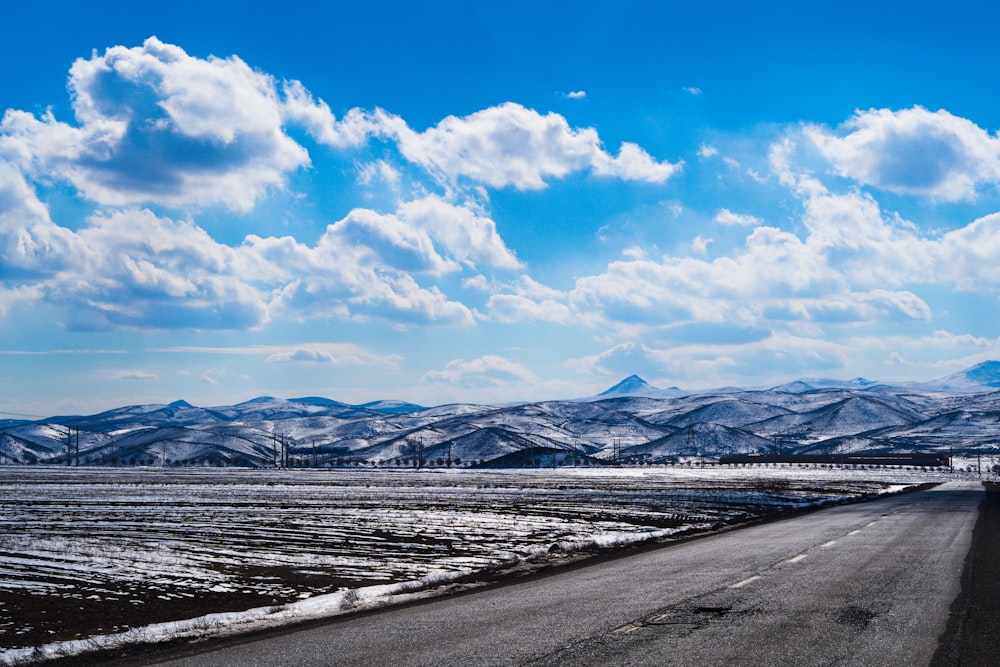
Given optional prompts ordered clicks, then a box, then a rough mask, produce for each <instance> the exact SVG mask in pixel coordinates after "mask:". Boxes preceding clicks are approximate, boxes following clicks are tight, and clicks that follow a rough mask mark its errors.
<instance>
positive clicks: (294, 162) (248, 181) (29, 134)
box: [0, 37, 309, 210]
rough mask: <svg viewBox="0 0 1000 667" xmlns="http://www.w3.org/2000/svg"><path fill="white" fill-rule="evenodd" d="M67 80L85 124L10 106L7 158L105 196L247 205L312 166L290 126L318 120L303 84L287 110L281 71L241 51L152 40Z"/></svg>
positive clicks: (4, 145) (77, 70) (79, 67)
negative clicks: (211, 53) (218, 53)
mask: <svg viewBox="0 0 1000 667" xmlns="http://www.w3.org/2000/svg"><path fill="white" fill-rule="evenodd" d="M69 88H70V92H71V99H72V104H73V111H74V115H75V118H76V121H77V124H76V125H70V124H67V123H64V122H61V121H58V120H56V118H55V117H54V115H53V114H52V113H51V112H46V113H45V114H43V115H42V116H41V117H35V116H34V115H32V114H30V113H27V112H23V111H16V110H8V111H7V112H6V114H5V115H4V118H3V121H2V122H0V155H2V156H5V157H6V158H7V159H8V160H11V161H13V162H15V163H16V164H17V165H18V166H19V167H20V168H21V169H22V170H24V171H25V172H26V173H28V174H31V175H33V176H35V177H39V178H48V177H54V178H59V179H63V180H66V181H69V182H70V183H72V184H73V186H74V187H76V188H77V190H78V191H79V192H80V193H81V194H82V195H83V196H85V197H87V198H88V199H90V200H92V201H95V202H97V203H99V204H102V205H109V206H130V205H136V204H145V203H159V204H165V205H168V206H187V205H192V204H194V205H223V206H227V207H230V208H233V209H237V210H247V209H249V208H251V207H252V206H253V204H254V202H255V201H256V200H257V199H259V198H260V197H261V196H262V195H263V193H264V192H265V191H266V190H267V189H268V188H271V187H281V186H282V185H283V183H284V179H285V175H286V174H287V173H288V172H290V171H292V170H294V169H297V168H299V167H303V166H306V165H308V164H309V156H308V153H307V152H306V150H305V148H303V147H302V146H300V145H299V144H298V143H296V142H295V141H294V140H293V139H291V138H290V137H289V136H288V135H287V134H286V133H285V131H284V129H283V121H284V120H285V119H287V118H293V119H296V120H303V121H305V120H309V119H308V118H307V117H306V114H305V112H304V111H303V110H302V109H303V108H304V107H305V106H306V102H305V101H304V100H303V99H302V98H303V95H304V93H303V91H302V89H301V87H300V86H299V87H296V86H294V85H293V86H291V88H290V89H289V90H290V91H291V98H290V100H289V106H288V108H287V109H286V108H285V105H284V103H283V101H282V99H281V98H280V96H279V94H278V92H277V88H276V82H275V81H274V79H273V78H272V77H270V76H269V75H267V74H263V73H261V72H258V71H255V70H253V69H252V68H250V66H248V65H247V64H246V63H245V62H243V61H242V60H241V59H240V58H238V57H236V56H231V57H229V58H216V57H209V58H207V59H202V58H195V57H192V56H190V55H188V54H187V53H186V52H185V51H184V50H183V49H181V48H180V47H177V46H173V45H170V44H166V43H164V42H161V41H160V40H158V39H157V38H155V37H150V38H149V39H147V40H146V41H145V42H144V43H143V45H142V46H141V47H135V48H126V47H123V46H114V47H111V48H109V49H107V50H106V51H105V52H104V54H103V55H98V54H97V53H95V54H94V55H93V56H91V58H89V59H79V60H77V61H76V62H75V63H74V64H73V66H72V68H71V69H70V79H69Z"/></svg>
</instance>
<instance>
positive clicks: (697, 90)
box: [681, 86, 701, 95]
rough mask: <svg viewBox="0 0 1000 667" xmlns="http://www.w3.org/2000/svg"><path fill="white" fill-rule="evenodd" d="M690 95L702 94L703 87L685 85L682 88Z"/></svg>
mask: <svg viewBox="0 0 1000 667" xmlns="http://www.w3.org/2000/svg"><path fill="white" fill-rule="evenodd" d="M681 90H683V91H684V92H685V93H687V94H688V95H701V88H696V87H694V86H685V87H684V88H681Z"/></svg>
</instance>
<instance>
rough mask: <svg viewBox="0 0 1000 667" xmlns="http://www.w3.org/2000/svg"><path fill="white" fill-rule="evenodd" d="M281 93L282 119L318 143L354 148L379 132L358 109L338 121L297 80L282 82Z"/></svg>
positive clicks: (374, 121)
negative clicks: (301, 127)
mask: <svg viewBox="0 0 1000 667" xmlns="http://www.w3.org/2000/svg"><path fill="white" fill-rule="evenodd" d="M282 91H283V92H284V95H285V98H284V101H283V102H282V104H281V107H280V110H281V114H282V117H283V118H284V119H285V120H286V121H290V122H292V123H295V124H297V125H301V126H303V127H305V128H306V130H307V131H308V132H309V134H310V135H312V137H313V138H314V139H315V140H316V141H318V142H320V143H321V144H326V145H328V146H333V147H336V148H356V147H358V146H361V145H363V144H365V143H366V142H367V141H368V138H369V137H370V136H371V135H372V134H377V133H378V131H379V127H378V122H377V121H376V120H375V119H374V118H373V117H372V116H371V115H370V114H367V113H365V112H364V111H362V110H361V109H351V110H350V111H348V112H347V114H346V115H345V116H344V119H343V120H341V121H338V120H337V119H336V118H335V117H334V115H333V112H332V111H330V107H329V106H328V105H327V103H326V102H324V101H323V100H316V99H314V98H313V96H312V93H310V92H309V91H308V90H306V87H305V86H303V85H302V82H301V81H285V82H284V83H283V84H282Z"/></svg>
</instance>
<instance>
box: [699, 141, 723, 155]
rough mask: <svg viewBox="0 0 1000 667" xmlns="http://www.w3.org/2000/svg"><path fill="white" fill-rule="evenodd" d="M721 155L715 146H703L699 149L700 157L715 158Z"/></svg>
mask: <svg viewBox="0 0 1000 667" xmlns="http://www.w3.org/2000/svg"><path fill="white" fill-rule="evenodd" d="M718 154H719V149H718V148H716V147H715V146H709V145H708V144H702V145H701V146H699V147H698V157H701V158H710V157H715V156H716V155H718Z"/></svg>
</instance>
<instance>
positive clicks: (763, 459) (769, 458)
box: [719, 453, 951, 468]
mask: <svg viewBox="0 0 1000 667" xmlns="http://www.w3.org/2000/svg"><path fill="white" fill-rule="evenodd" d="M719 463H723V464H725V463H839V464H842V465H883V466H922V467H927V468H939V467H947V466H951V457H950V456H947V455H945V454H938V453H922V454H727V455H725V456H720V457H719Z"/></svg>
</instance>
